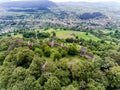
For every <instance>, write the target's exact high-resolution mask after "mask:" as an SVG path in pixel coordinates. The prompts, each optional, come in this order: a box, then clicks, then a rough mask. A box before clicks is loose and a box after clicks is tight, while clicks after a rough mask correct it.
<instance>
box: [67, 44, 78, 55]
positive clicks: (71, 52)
mask: <svg viewBox="0 0 120 90" xmlns="http://www.w3.org/2000/svg"><path fill="white" fill-rule="evenodd" d="M77 53H78V51H77V47H76V45H75V44H71V45H69V47H68V54H69V55H77Z"/></svg>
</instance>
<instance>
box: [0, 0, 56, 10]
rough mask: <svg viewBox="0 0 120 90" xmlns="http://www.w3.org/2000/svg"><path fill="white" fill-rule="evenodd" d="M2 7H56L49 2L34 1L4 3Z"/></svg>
mask: <svg viewBox="0 0 120 90" xmlns="http://www.w3.org/2000/svg"><path fill="white" fill-rule="evenodd" d="M0 6H1V7H7V8H11V7H12V8H38V9H40V8H48V7H51V6H52V7H53V6H56V4H55V3H54V2H51V1H49V0H33V1H12V2H7V3H2V4H1V5H0Z"/></svg>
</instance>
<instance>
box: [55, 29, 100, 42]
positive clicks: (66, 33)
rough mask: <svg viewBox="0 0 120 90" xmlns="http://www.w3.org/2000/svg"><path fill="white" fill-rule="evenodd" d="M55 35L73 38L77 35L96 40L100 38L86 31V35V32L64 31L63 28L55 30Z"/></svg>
mask: <svg viewBox="0 0 120 90" xmlns="http://www.w3.org/2000/svg"><path fill="white" fill-rule="evenodd" d="M56 35H57V37H58V38H75V37H76V36H78V38H83V39H85V40H90V39H92V40H95V41H98V40H100V39H99V38H97V37H95V36H94V35H92V34H90V33H88V35H86V32H80V31H64V30H58V31H56Z"/></svg>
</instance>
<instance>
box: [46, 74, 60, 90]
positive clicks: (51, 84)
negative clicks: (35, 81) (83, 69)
mask: <svg viewBox="0 0 120 90" xmlns="http://www.w3.org/2000/svg"><path fill="white" fill-rule="evenodd" d="M44 90H61V86H60V81H59V79H58V78H57V77H55V76H51V77H50V78H49V79H48V81H47V82H45V85H44Z"/></svg>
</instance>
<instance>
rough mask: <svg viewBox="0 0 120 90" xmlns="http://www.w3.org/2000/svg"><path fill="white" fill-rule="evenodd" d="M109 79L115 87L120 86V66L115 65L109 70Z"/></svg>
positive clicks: (111, 85)
mask: <svg viewBox="0 0 120 90" xmlns="http://www.w3.org/2000/svg"><path fill="white" fill-rule="evenodd" d="M107 77H108V80H109V83H110V85H109V86H110V87H112V88H113V89H119V88H120V66H114V67H112V68H110V70H109V71H108V75H107Z"/></svg>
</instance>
